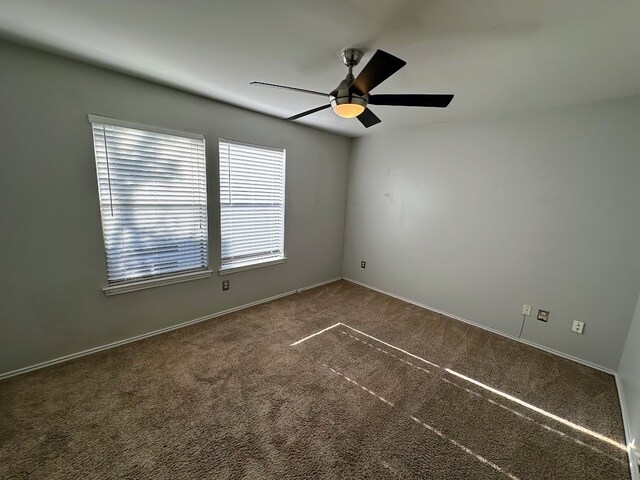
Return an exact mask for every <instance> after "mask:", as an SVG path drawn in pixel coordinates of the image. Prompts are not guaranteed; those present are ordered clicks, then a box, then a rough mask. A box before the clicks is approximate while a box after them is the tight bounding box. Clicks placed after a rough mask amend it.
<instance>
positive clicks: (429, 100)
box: [369, 94, 453, 108]
mask: <svg viewBox="0 0 640 480" xmlns="http://www.w3.org/2000/svg"><path fill="white" fill-rule="evenodd" d="M452 99H453V95H438V94H424V95H421V94H409V95H402V94H400V95H385V94H383V95H371V96H370V97H369V103H370V104H371V105H399V106H403V107H438V108H445V107H446V106H447V105H449V103H450V102H451V100H452Z"/></svg>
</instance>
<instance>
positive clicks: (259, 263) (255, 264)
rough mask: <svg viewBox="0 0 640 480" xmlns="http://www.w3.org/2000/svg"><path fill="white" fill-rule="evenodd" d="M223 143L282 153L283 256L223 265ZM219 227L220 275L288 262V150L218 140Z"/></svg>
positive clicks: (225, 139) (222, 138)
mask: <svg viewBox="0 0 640 480" xmlns="http://www.w3.org/2000/svg"><path fill="white" fill-rule="evenodd" d="M222 143H228V144H235V145H240V146H247V147H251V148H257V149H264V150H271V151H276V152H280V153H282V239H281V255H280V256H278V257H273V258H271V257H270V258H266V259H258V260H254V261H249V262H244V263H242V264H238V265H227V266H224V265H223V263H222V262H223V260H222V187H221V185H220V168H221V162H220V146H221V144H222ZM217 180H218V227H219V230H218V231H219V232H220V249H219V252H220V268H219V269H218V274H219V275H228V274H231V273H235V272H241V271H245V270H253V269H256V268H262V267H268V266H271V265H278V264H282V263H285V261H286V260H287V254H286V241H285V237H286V211H287V208H286V200H287V194H286V185H287V149H286V148H282V147H273V146H270V145H260V144H256V143H249V142H243V141H240V140H232V139H229V138H224V137H219V138H218V178H217Z"/></svg>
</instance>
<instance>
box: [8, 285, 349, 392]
mask: <svg viewBox="0 0 640 480" xmlns="http://www.w3.org/2000/svg"><path fill="white" fill-rule="evenodd" d="M341 279H342V277H336V278H332V279H330V280H326V281H324V282H319V283H316V284H313V285H308V286H306V287H302V288H298V289H296V290H290V291H288V292H284V293H280V294H278V295H274V296H272V297H268V298H263V299H261V300H257V301H255V302H251V303H247V304H245V305H240V306H238V307H233V308H229V309H227V310H223V311H221V312H216V313H212V314H210V315H205V316H204V317H200V318H195V319H193V320H187V321H186V322H182V323H178V324H177V325H171V326H170V327H165V328H161V329H159V330H154V331H152V332H148V333H143V334H141V335H136V336H135V337H129V338H125V339H123V340H118V341H117V342H112V343H108V344H106V345H101V346H99V347H93V348H89V349H87V350H83V351H81V352H77V353H72V354H69V355H65V356H63V357H58V358H54V359H52V360H47V361H45V362H41V363H37V364H35V365H31V366H29V367H23V368H18V369H17V370H12V371H9V372H5V373H0V380H4V379H5V378H9V377H15V376H16V375H21V374H23V373H27V372H32V371H34V370H39V369H41V368H45V367H49V366H51V365H55V364H57V363H62V362H67V361H69V360H73V359H74V358H79V357H84V356H85V355H91V354H92V353H97V352H101V351H102V350H107V349H109V348H115V347H118V346H120V345H125V344H127V343H132V342H137V341H138V340H142V339H145V338H149V337H153V336H155V335H160V334H161V333H166V332H170V331H172V330H177V329H179V328H183V327H187V326H189V325H193V324H196V323H200V322H204V321H205V320H211V319H212V318H216V317H221V316H222V315H226V314H228V313H232V312H237V311H238V310H244V309H245V308H249V307H254V306H256V305H260V304H261V303H267V302H271V301H273V300H277V299H278V298H282V297H287V296H289V295H293V294H294V293H298V292H303V291H305V290H309V289H311V288H315V287H319V286H321V285H325V284H327V283H332V282H335V281H337V280H341Z"/></svg>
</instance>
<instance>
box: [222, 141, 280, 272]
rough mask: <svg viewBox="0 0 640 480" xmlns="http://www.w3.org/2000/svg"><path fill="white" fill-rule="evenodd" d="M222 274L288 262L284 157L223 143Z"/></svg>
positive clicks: (277, 151) (270, 150)
mask: <svg viewBox="0 0 640 480" xmlns="http://www.w3.org/2000/svg"><path fill="white" fill-rule="evenodd" d="M219 148H220V233H221V244H222V265H221V270H224V269H230V268H235V267H238V268H240V267H244V266H249V265H255V264H259V263H266V262H269V261H274V260H281V259H283V258H284V184H285V151H284V150H282V149H275V148H269V147H260V146H256V145H247V144H244V143H239V142H233V141H230V140H223V139H221V140H220V144H219Z"/></svg>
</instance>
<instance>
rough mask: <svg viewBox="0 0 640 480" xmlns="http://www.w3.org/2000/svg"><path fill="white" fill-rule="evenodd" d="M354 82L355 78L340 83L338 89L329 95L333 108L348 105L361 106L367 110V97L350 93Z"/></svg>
mask: <svg viewBox="0 0 640 480" xmlns="http://www.w3.org/2000/svg"><path fill="white" fill-rule="evenodd" d="M352 77H353V76H352ZM352 82H353V78H348V77H347V78H345V79H344V80H343V81H342V82H340V85H338V88H336V89H335V90H334V91H332V92H331V93H330V94H329V100H330V101H331V106H332V107H335V106H336V105H345V104H348V103H350V104H355V105H361V106H363V107H365V108H366V107H367V103H368V98H367V95H358V94H357V93H354V92H350V91H349V85H351V83H352Z"/></svg>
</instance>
